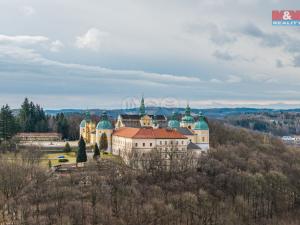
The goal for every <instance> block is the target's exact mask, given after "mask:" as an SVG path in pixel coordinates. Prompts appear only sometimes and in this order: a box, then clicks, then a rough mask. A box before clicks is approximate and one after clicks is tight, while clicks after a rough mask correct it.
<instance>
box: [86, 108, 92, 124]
mask: <svg viewBox="0 0 300 225" xmlns="http://www.w3.org/2000/svg"><path fill="white" fill-rule="evenodd" d="M85 120H86V121H87V122H89V121H91V114H90V111H88V110H86V111H85Z"/></svg>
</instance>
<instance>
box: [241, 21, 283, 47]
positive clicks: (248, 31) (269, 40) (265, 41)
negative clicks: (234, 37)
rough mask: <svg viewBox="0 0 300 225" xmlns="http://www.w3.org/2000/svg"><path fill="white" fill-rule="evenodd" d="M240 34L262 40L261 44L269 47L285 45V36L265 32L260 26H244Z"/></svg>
mask: <svg viewBox="0 0 300 225" xmlns="http://www.w3.org/2000/svg"><path fill="white" fill-rule="evenodd" d="M240 32H241V33H242V34H244V35H248V36H252V37H255V38H258V39H260V40H261V44H262V45H263V46H267V47H278V46H282V45H283V44H284V37H283V34H277V33H267V32H263V31H262V30H261V29H260V28H259V27H258V26H256V25H254V24H252V23H248V24H246V25H245V26H243V27H242V28H241V30H240Z"/></svg>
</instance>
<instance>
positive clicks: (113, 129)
mask: <svg viewBox="0 0 300 225" xmlns="http://www.w3.org/2000/svg"><path fill="white" fill-rule="evenodd" d="M104 133H105V135H106V136H107V140H108V149H107V151H109V152H111V153H113V154H115V155H120V156H121V157H123V158H126V157H127V156H126V155H128V154H129V153H130V152H132V151H141V152H147V151H151V150H152V149H158V150H164V149H165V150H167V149H169V148H170V145H172V146H171V147H174V148H176V149H178V150H179V151H186V150H192V151H196V152H199V153H203V152H206V151H207V150H208V149H209V126H208V122H207V120H206V118H205V117H204V115H203V114H202V113H200V114H199V115H197V116H196V117H194V116H192V113H191V108H190V106H189V105H187V107H186V109H185V112H184V114H183V115H182V116H181V115H177V114H176V113H173V115H172V117H171V118H170V120H169V121H168V119H167V117H166V116H164V115H148V114H147V113H146V110H145V104H144V98H142V100H141V105H140V108H139V114H134V115H132V114H121V115H119V116H118V118H117V121H116V123H115V124H114V126H113V125H112V122H111V121H110V120H109V118H108V115H107V113H106V112H104V113H103V114H102V116H101V119H100V121H99V123H98V124H97V126H96V124H95V123H94V122H93V121H92V120H91V117H90V114H89V113H88V112H87V113H86V116H85V119H84V120H82V122H81V123H80V135H81V136H82V137H83V138H84V140H85V141H86V143H87V144H95V143H97V144H98V145H99V144H100V140H101V136H102V135H103V134H104ZM168 146H169V147H168Z"/></svg>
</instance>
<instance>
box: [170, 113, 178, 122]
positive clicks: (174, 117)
mask: <svg viewBox="0 0 300 225" xmlns="http://www.w3.org/2000/svg"><path fill="white" fill-rule="evenodd" d="M171 120H177V113H176V112H173V113H172V117H171Z"/></svg>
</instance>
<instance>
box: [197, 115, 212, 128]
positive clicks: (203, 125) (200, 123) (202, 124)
mask: <svg viewBox="0 0 300 225" xmlns="http://www.w3.org/2000/svg"><path fill="white" fill-rule="evenodd" d="M194 130H209V127H208V124H207V122H206V121H205V118H204V116H203V114H202V113H199V120H198V121H197V122H196V123H195V128H194Z"/></svg>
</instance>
